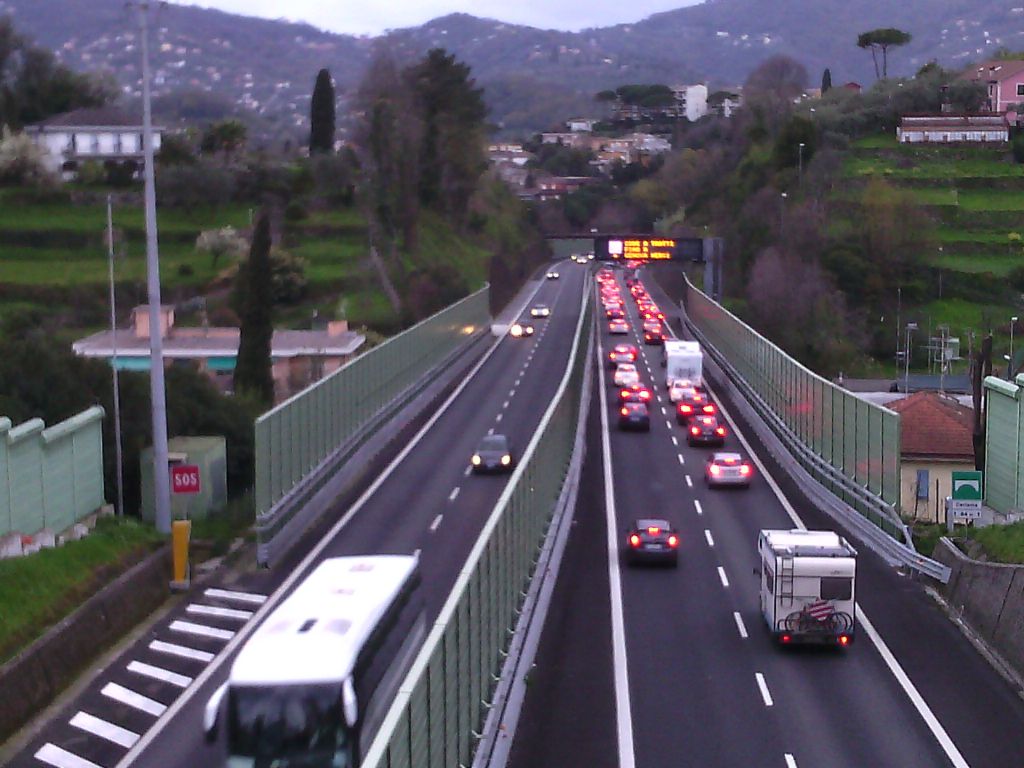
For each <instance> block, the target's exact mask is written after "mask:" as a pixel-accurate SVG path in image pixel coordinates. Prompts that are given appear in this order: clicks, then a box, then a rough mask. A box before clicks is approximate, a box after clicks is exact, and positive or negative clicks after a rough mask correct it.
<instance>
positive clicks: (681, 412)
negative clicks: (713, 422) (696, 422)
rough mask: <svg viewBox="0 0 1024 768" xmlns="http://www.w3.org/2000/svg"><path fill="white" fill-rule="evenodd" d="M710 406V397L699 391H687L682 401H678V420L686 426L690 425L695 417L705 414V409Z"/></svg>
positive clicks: (681, 398)
mask: <svg viewBox="0 0 1024 768" xmlns="http://www.w3.org/2000/svg"><path fill="white" fill-rule="evenodd" d="M708 404H709V401H708V396H707V395H705V394H704V393H703V392H701V391H699V390H697V389H689V390H686V391H685V392H684V393H683V395H682V396H681V397H680V399H679V400H678V401H676V420H677V421H678V422H679V423H680V424H682V425H684V426H685V425H687V424H689V423H690V419H692V418H693V417H694V416H699V415H702V414H704V407H705V406H706V405H708ZM712 413H713V411H712ZM704 415H711V414H704Z"/></svg>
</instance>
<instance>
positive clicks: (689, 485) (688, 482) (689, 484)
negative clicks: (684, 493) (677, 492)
mask: <svg viewBox="0 0 1024 768" xmlns="http://www.w3.org/2000/svg"><path fill="white" fill-rule="evenodd" d="M686 487H687V488H693V478H691V477H690V476H689V475H687V476H686Z"/></svg>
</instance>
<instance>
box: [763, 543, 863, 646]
mask: <svg viewBox="0 0 1024 768" xmlns="http://www.w3.org/2000/svg"><path fill="white" fill-rule="evenodd" d="M757 550H758V554H759V555H760V559H761V568H760V570H761V613H762V615H763V616H764V620H765V622H766V623H767V624H768V629H769V630H770V631H771V633H772V636H773V637H774V638H775V639H776V640H778V641H779V642H780V643H782V644H784V645H788V644H791V643H807V642H811V643H815V642H816V643H830V644H836V645H839V646H844V647H845V646H847V645H849V644H850V643H851V642H852V641H853V630H854V615H855V613H856V602H855V598H856V595H855V589H854V587H855V582H856V578H857V550H855V549H854V548H853V547H852V546H850V544H849V542H847V541H846V539H844V538H843V537H842V536H840V535H839V534H837V533H833V532H832V531H802V530H792V531H761V532H760V534H759V535H758V537H757Z"/></svg>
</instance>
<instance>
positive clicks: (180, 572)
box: [171, 520, 192, 590]
mask: <svg viewBox="0 0 1024 768" xmlns="http://www.w3.org/2000/svg"><path fill="white" fill-rule="evenodd" d="M191 535H192V521H191V520H175V521H174V522H173V523H171V555H172V557H173V563H174V568H173V570H174V578H173V580H172V581H171V589H173V590H185V589H188V587H189V583H190V576H191V574H190V572H189V571H190V569H189V563H188V544H189V538H190V537H191Z"/></svg>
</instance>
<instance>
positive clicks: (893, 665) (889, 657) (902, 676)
mask: <svg viewBox="0 0 1024 768" xmlns="http://www.w3.org/2000/svg"><path fill="white" fill-rule="evenodd" d="M708 391H709V392H710V393H711V395H712V396H713V397H714V398H715V400H716V401H717V402H718V409H719V411H721V412H722V415H723V416H724V417H725V418H726V419H727V420H728V421H729V423H730V424H732V425H733V426H732V428H733V432H734V433H735V435H736V437H737V438H739V441H740V442H741V443H742V444H743V447H744V448H745V449H746V451H747V455H748V456H750V458H751V459H752V460H753V462H754V464H756V465H757V468H758V470H759V471H760V472H761V476H762V477H763V478H764V479H765V482H767V483H768V487H769V488H771V489H772V492H773V493H774V494H775V497H776V498H777V499H778V500H779V503H780V504H782V508H783V509H785V510H786V514H787V515H789V519H790V520H792V521H793V524H794V525H795V526H796V527H797V528H799V529H800V530H807V526H806V525H804V521H803V520H801V519H800V516H799V515H798V514H797V513H796V510H795V509H794V508H793V505H792V504H790V503H789V499H787V498H786V495H785V494H784V493H783V492H782V489H781V488H780V487H779V484H778V483H777V482H775V478H773V477H772V476H771V474H769V472H768V470H767V469H766V468H765V466H764V463H763V462H762V461H761V459H760V458H759V457H758V455H757V454H756V453H754V451H753V450H752V449H751V447H750V443H749V442H748V441H747V439H746V437H744V436H743V432H742V431H741V430H740V428H739V426H738V424H737V423H736V420H735V419H733V418H732V416H730V415H729V412H728V411H727V410H726V409H725V408H723V407H722V399H721V398H720V397H718V396H717V395H716V394H715V393H714V391H712V390H711V388H710V387H708ZM855 610H856V616H857V621H858V622H859V623H860V625H861V626H862V627H863V628H864V632H865V634H867V636H868V639H869V640H870V641H871V642H872V644H873V645H874V646H875V648H877V649H878V654H879V655H880V656H881V657H882V660H883V661H884V662H885V664H886V666H887V667H889V671H890V672H891V673H892V675H893V677H895V678H896V682H897V683H899V684H900V686H901V687H902V688H903V692H904V693H906V694H907V698H909V699H910V701H911V703H912V704H913V705H914V708H915V709H916V710H917V713H918V714H919V715H920V716H921V719H922V720H924V722H925V725H927V726H928V729H929V730H930V731H931V732H932V735H933V736H934V737H935V740H936V741H937V742H938V743H939V746H940V747H942V750H943V751H944V752H945V753H946V757H948V758H949V761H950V762H951V763H952V764H953V766H954V768H970V764H969V763H968V762H967V761H966V760H965V759H964V756H963V755H962V754H960V750H959V749H957V747H956V744H954V743H953V739H951V738H950V736H949V734H948V733H947V732H946V729H945V728H943V727H942V723H940V722H939V719H938V718H937V717H936V716H935V713H934V712H932V710H931V707H929V706H928V703H927V702H926V701H925V700H924V697H922V696H921V694H920V693H918V690H917V688H916V687H915V686H914V684H913V682H911V680H910V678H909V677H908V676H907V673H906V672H904V671H903V667H902V666H900V663H899V661H897V660H896V657H895V656H893V654H892V651H890V650H889V647H888V646H887V645H886V644H885V641H883V640H882V636H881V635H879V634H878V632H877V631H876V630H875V628H874V626H873V625H872V624H871V622H870V621H869V620H868V616H867V614H866V613H864V611H863V610H861V607H860V605H857V606H856V609H855Z"/></svg>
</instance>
